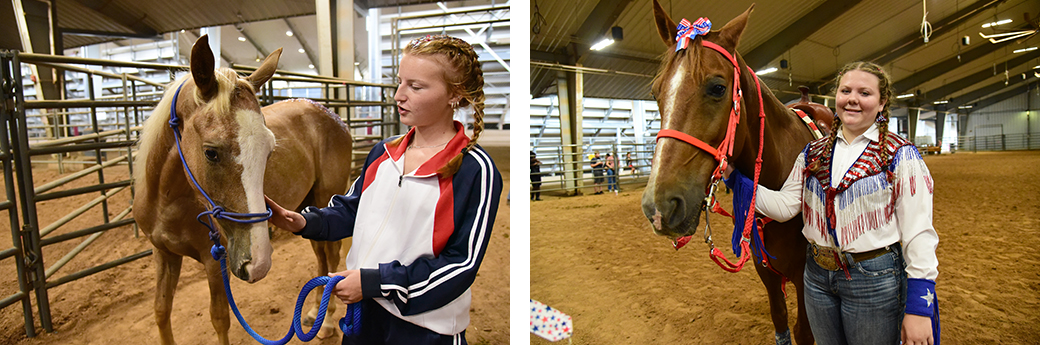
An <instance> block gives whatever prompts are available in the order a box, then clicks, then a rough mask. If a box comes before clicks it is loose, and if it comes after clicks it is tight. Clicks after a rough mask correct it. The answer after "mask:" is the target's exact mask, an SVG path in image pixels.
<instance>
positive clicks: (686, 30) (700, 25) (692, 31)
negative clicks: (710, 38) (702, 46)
mask: <svg viewBox="0 0 1040 345" xmlns="http://www.w3.org/2000/svg"><path fill="white" fill-rule="evenodd" d="M677 29H679V32H678V33H677V34H676V35H675V51H680V50H683V49H686V47H687V46H688V45H689V44H690V40H692V39H694V38H696V37H697V35H705V34H707V33H708V31H709V30H711V21H710V20H708V18H704V17H701V18H700V19H697V21H696V22H693V25H690V21H688V20H686V18H683V19H682V20H681V21H679V26H678V27H677Z"/></svg>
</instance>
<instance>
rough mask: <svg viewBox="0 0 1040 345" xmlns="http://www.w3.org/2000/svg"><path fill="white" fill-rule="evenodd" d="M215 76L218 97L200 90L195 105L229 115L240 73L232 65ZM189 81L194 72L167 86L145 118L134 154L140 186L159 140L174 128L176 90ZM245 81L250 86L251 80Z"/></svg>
mask: <svg viewBox="0 0 1040 345" xmlns="http://www.w3.org/2000/svg"><path fill="white" fill-rule="evenodd" d="M213 77H214V79H216V81H217V94H216V96H214V97H213V99H211V100H210V101H209V102H208V103H207V102H205V101H204V100H203V99H202V96H201V95H199V94H198V92H193V94H194V97H193V98H194V99H195V104H196V105H199V104H203V105H204V107H205V108H206V109H205V110H209V111H213V112H215V113H217V114H226V113H228V112H230V111H231V95H232V93H233V91H234V90H235V83H236V82H237V81H238V73H236V72H235V71H234V70H232V69H230V68H220V69H217V70H216V71H214V74H213ZM189 80H192V76H191V73H188V74H185V75H183V76H181V77H179V78H177V79H175V80H174V81H173V82H171V83H170V84H168V85H166V91H165V92H163V97H162V99H161V100H159V103H158V104H156V105H155V109H153V110H152V113H151V115H149V116H148V119H147V120H145V122H144V125H143V126H142V127H141V134H140V136H139V138H138V142H137V154H136V156H134V182H135V183H137V184H138V186H143V185H144V181H143V180H141V179H143V178H144V177H145V176H147V175H148V172H147V167H148V164H147V162H148V157H149V156H150V154H151V153H152V150H153V149H154V147H155V146H156V144H157V143H158V142H159V139H160V138H162V134H163V131H169V130H170V128H169V121H170V106H171V105H172V104H173V96H174V93H176V92H177V88H178V87H180V86H181V85H183V84H186V83H187V82H188V81H189ZM193 83H194V82H193ZM244 84H245V85H248V84H249V83H244ZM195 90H198V89H195ZM249 90H250V92H253V93H254V94H255V92H254V91H253V90H252V86H249Z"/></svg>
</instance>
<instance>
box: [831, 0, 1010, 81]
mask: <svg viewBox="0 0 1040 345" xmlns="http://www.w3.org/2000/svg"><path fill="white" fill-rule="evenodd" d="M1001 2H1004V0H988V1H978V2H975V3H974V4H970V5H968V7H965V8H964V9H962V10H960V11H958V12H957V13H954V14H952V15H950V16H949V17H946V18H943V19H941V20H939V21H938V22H936V23H935V24H933V25H932V35H931V36H934V37H939V36H942V35H943V34H945V33H947V32H949V31H953V30H955V29H957V26H958V25H960V24H961V23H963V22H965V21H967V20H968V19H971V17H974V16H975V15H977V14H980V13H982V11H985V10H987V9H989V8H991V7H995V6H997V4H998V3H1001ZM925 44H926V43H924V39H922V38H921V34H920V33H919V32H914V33H912V34H909V35H906V36H904V37H903V38H902V39H899V40H896V41H895V43H892V44H890V45H888V46H887V47H884V48H882V49H881V50H878V51H876V52H874V53H873V54H870V55H869V56H867V57H866V58H865V59H864V60H866V61H873V62H874V63H876V64H879V65H884V64H887V63H889V62H892V61H893V60H895V59H898V58H900V57H902V56H903V55H905V54H907V53H909V52H911V51H913V50H914V49H917V48H918V47H921V46H924V45H925ZM832 79H833V78H832Z"/></svg>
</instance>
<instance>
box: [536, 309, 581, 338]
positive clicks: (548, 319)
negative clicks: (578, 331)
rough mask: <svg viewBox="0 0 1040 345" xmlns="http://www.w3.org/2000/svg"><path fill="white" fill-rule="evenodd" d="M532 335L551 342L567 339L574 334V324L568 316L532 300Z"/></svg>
mask: <svg viewBox="0 0 1040 345" xmlns="http://www.w3.org/2000/svg"><path fill="white" fill-rule="evenodd" d="M531 333H534V334H535V335H537V336H539V337H542V338H545V339H546V340H549V341H557V340H560V339H566V338H570V337H571V335H572V334H574V323H572V321H571V317H570V316H567V314H564V313H562V312H560V311H559V310H556V309H553V308H552V307H549V306H547V305H545V304H544V303H542V302H538V301H535V300H533V299H532V300H531Z"/></svg>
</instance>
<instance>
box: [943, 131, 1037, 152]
mask: <svg viewBox="0 0 1040 345" xmlns="http://www.w3.org/2000/svg"><path fill="white" fill-rule="evenodd" d="M951 149H952V150H953V151H972V152H978V151H1012V150H1037V149H1040V135H1037V134H1027V133H1019V134H994V135H972V136H962V137H957V144H955V145H952V146H951Z"/></svg>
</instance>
